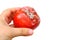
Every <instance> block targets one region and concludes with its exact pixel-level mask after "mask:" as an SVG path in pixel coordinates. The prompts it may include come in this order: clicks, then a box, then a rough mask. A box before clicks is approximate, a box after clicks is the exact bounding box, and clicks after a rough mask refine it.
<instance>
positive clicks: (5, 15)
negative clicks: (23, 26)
mask: <svg viewBox="0 0 60 40" xmlns="http://www.w3.org/2000/svg"><path fill="white" fill-rule="evenodd" d="M18 9H20V8H19V7H17V8H9V9H6V10H4V11H3V12H2V14H1V15H2V17H3V19H4V20H5V21H6V22H7V23H10V22H11V20H12V16H13V14H14V13H15V12H16V10H18Z"/></svg>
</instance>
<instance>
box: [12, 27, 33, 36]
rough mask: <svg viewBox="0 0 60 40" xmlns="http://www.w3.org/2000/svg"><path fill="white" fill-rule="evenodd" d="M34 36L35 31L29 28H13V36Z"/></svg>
mask: <svg viewBox="0 0 60 40" xmlns="http://www.w3.org/2000/svg"><path fill="white" fill-rule="evenodd" d="M32 34H33V30H32V29H29V28H13V36H14V37H15V36H29V35H32Z"/></svg>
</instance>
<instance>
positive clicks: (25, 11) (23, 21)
mask: <svg viewBox="0 0 60 40" xmlns="http://www.w3.org/2000/svg"><path fill="white" fill-rule="evenodd" d="M13 23H14V25H15V27H16V28H31V29H35V28H36V27H37V26H38V25H39V23H40V18H39V16H38V15H37V13H36V11H35V10H34V9H33V8H31V7H22V8H20V10H17V11H16V13H15V14H14V16H13Z"/></svg>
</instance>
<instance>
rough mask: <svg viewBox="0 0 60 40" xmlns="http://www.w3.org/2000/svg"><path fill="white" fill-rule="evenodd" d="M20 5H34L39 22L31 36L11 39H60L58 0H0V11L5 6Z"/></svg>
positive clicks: (59, 8)
mask: <svg viewBox="0 0 60 40" xmlns="http://www.w3.org/2000/svg"><path fill="white" fill-rule="evenodd" d="M22 6H31V7H34V8H35V10H36V11H37V13H38V14H39V16H40V18H41V24H40V25H39V26H38V28H37V29H35V30H34V34H33V35H32V36H29V37H21V36H20V37H15V38H13V40H60V0H0V13H1V12H2V11H3V10H5V9H7V8H11V7H22Z"/></svg>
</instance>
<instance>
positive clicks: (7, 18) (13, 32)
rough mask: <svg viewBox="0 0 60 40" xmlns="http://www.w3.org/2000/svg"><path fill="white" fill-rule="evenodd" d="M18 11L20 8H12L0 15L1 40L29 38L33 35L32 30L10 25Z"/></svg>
mask: <svg viewBox="0 0 60 40" xmlns="http://www.w3.org/2000/svg"><path fill="white" fill-rule="evenodd" d="M16 10H19V8H10V9H7V10H5V11H3V12H2V14H1V15H0V40H12V38H14V37H16V36H29V35H32V34H33V30H32V29H29V28H14V25H12V24H11V25H9V23H10V22H11V21H12V18H13V15H14V12H15V11H16Z"/></svg>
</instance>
